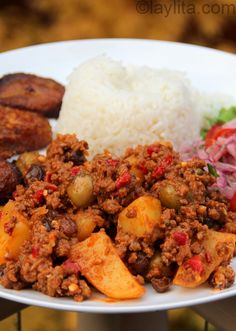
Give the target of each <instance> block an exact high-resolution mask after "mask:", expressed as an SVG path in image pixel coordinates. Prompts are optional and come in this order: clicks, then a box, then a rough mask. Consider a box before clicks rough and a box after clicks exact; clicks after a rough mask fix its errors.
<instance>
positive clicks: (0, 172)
mask: <svg viewBox="0 0 236 331" xmlns="http://www.w3.org/2000/svg"><path fill="white" fill-rule="evenodd" d="M21 179H22V178H21V174H20V172H19V170H18V169H17V168H16V166H15V165H14V164H12V163H9V162H7V161H4V160H0V203H1V204H2V203H4V202H6V201H7V199H9V198H10V197H11V195H12V193H13V192H14V191H15V189H16V185H18V184H20V182H21Z"/></svg>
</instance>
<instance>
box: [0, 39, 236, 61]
mask: <svg viewBox="0 0 236 331" xmlns="http://www.w3.org/2000/svg"><path fill="white" fill-rule="evenodd" d="M118 41H119V42H134V43H135V42H137V43H138V42H143V43H150V44H151V43H156V44H160V45H165V46H176V47H183V48H192V49H198V50H199V51H201V50H202V51H204V50H205V51H207V52H211V53H212V54H218V55H222V56H228V57H230V58H232V59H234V60H236V54H234V53H230V52H227V51H223V50H218V49H214V48H211V47H207V46H202V45H195V44H191V43H189V44H188V43H183V42H178V41H168V40H160V39H142V38H91V39H69V40H61V41H53V42H47V43H40V44H35V45H28V46H24V47H19V48H14V49H10V50H6V51H3V52H1V53H0V56H1V55H8V54H12V53H13V52H14V53H17V52H20V51H27V50H31V49H36V48H40V47H50V46H57V45H62V44H76V43H80V44H87V43H100V42H101V43H102V42H105V43H109V42H118Z"/></svg>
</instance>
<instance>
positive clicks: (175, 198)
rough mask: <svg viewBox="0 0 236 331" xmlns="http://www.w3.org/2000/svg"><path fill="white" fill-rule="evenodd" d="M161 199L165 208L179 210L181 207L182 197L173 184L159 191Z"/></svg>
mask: <svg viewBox="0 0 236 331" xmlns="http://www.w3.org/2000/svg"><path fill="white" fill-rule="evenodd" d="M159 198H160V200H161V204H162V205H163V206H164V207H167V208H172V209H178V208H179V207H180V197H179V195H178V193H177V192H176V190H175V188H174V187H173V185H171V184H166V185H164V186H162V187H161V189H160V191H159Z"/></svg>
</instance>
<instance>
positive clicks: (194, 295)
mask: <svg viewBox="0 0 236 331" xmlns="http://www.w3.org/2000/svg"><path fill="white" fill-rule="evenodd" d="M104 53H105V54H108V55H110V56H111V57H113V58H115V59H120V60H123V61H125V62H130V63H133V64H144V65H149V66H152V67H157V68H162V67H166V68H170V69H177V70H183V71H186V72H187V74H188V76H189V77H190V79H191V80H192V82H193V85H194V86H196V87H200V88H201V89H202V90H205V91H220V92H222V93H227V94H231V95H232V96H233V95H235V94H236V56H234V55H230V54H227V53H224V52H219V51H215V50H211V49H207V48H203V47H197V46H190V45H184V44H178V43H169V42H158V41H145V40H130V39H116V40H114V39H113V40H111V39H105V40H84V41H68V42H60V43H52V44H46V45H39V46H34V47H28V48H23V49H18V50H15V51H10V52H6V53H2V54H0V75H2V74H6V73H10V72H12V73H13V72H17V71H18V72H19V71H20V72H31V73H35V74H39V75H42V76H48V77H52V78H54V79H57V80H58V81H61V82H62V83H66V78H67V77H68V75H69V74H70V72H71V71H72V69H73V68H74V67H76V66H78V64H79V63H81V62H83V61H84V60H86V59H88V58H91V57H94V56H96V55H101V54H104ZM233 266H234V269H235V270H236V260H234V262H233ZM146 289H147V290H146V294H145V296H144V297H143V298H142V299H139V300H132V301H123V302H113V303H111V302H107V301H106V300H105V299H104V298H103V299H102V296H100V299H99V295H98V294H95V297H94V298H93V299H92V300H88V301H84V302H82V303H77V302H75V301H73V300H72V299H66V298H50V297H48V296H45V295H43V294H41V293H38V292H35V291H31V290H22V291H13V290H7V289H4V288H0V297H2V298H6V299H9V300H14V301H17V302H21V303H26V304H29V305H38V306H42V307H48V308H54V309H61V310H70V311H81V312H99V313H121V312H145V311H156V310H166V309H171V308H179V307H186V306H191V305H196V304H200V303H206V302H210V301H215V300H219V299H223V298H227V297H230V296H233V295H235V294H236V284H235V285H234V286H233V287H231V288H230V289H227V290H224V291H221V292H217V291H214V290H212V289H211V288H209V287H208V286H207V285H204V286H201V287H199V288H197V289H184V288H180V287H175V286H173V287H172V288H171V290H170V291H169V292H167V293H163V294H158V293H155V291H154V290H152V288H151V287H150V286H147V287H146Z"/></svg>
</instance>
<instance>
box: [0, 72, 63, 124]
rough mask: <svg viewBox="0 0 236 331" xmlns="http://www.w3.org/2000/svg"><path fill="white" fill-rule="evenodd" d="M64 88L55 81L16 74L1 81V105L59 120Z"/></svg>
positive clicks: (4, 77) (6, 76)
mask: <svg viewBox="0 0 236 331" xmlns="http://www.w3.org/2000/svg"><path fill="white" fill-rule="evenodd" d="M64 92H65V89H64V87H63V86H62V85H61V84H59V83H57V82H55V81H54V80H53V79H49V78H42V77H38V76H36V75H31V74H24V73H15V74H9V75H5V76H3V77H2V78H1V79H0V105H2V106H6V107H11V108H17V109H20V110H27V111H31V112H35V113H38V114H40V115H42V116H46V117H53V118H57V117H58V115H59V111H60V108H61V103H62V98H63V95H64Z"/></svg>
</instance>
